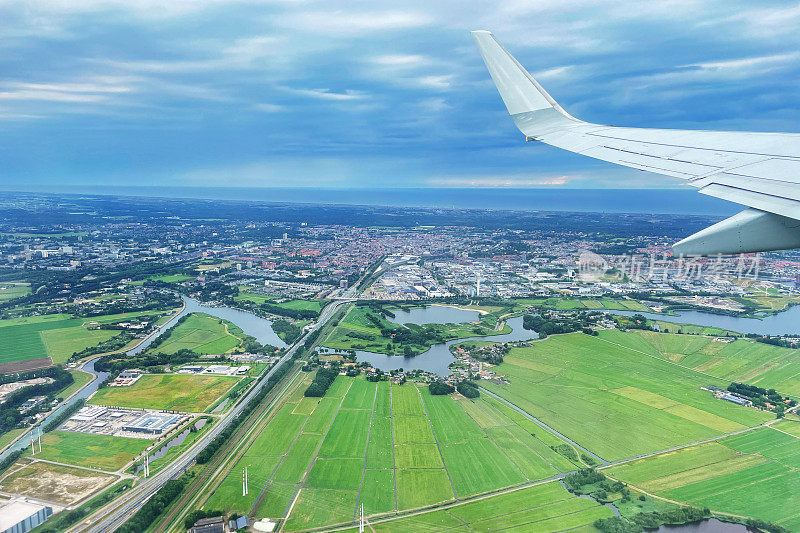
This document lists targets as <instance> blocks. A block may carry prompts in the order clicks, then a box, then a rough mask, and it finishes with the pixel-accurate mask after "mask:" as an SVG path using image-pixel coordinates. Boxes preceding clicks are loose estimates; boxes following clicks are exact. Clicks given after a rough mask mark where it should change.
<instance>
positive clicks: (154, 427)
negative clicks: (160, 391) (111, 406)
mask: <svg viewBox="0 0 800 533" xmlns="http://www.w3.org/2000/svg"><path fill="white" fill-rule="evenodd" d="M180 419H181V416H180V415H174V414H167V413H146V414H144V415H142V416H140V417H139V418H137V419H136V420H134V421H133V422H130V423H129V424H125V425H124V426H122V430H123V431H132V432H134V433H148V434H151V435H160V434H161V433H164V432H165V431H166V430H167V429H168V428H169V427H171V426H173V425H175V424H177V423H178V421H179V420H180Z"/></svg>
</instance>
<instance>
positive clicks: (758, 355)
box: [600, 330, 800, 395]
mask: <svg viewBox="0 0 800 533" xmlns="http://www.w3.org/2000/svg"><path fill="white" fill-rule="evenodd" d="M600 337H601V338H603V339H606V340H608V341H611V342H614V343H618V344H620V345H622V346H627V347H629V348H632V349H634V350H639V351H642V352H645V353H647V354H650V355H654V356H656V357H660V358H662V359H667V360H669V361H674V362H677V363H680V364H682V365H685V366H688V367H690V368H693V369H695V370H698V371H700V372H705V373H707V374H711V375H713V376H715V377H719V378H722V379H725V380H727V381H729V382H730V381H744V382H747V383H751V384H753V385H758V386H759V387H764V388H774V389H776V390H778V391H780V392H782V393H784V394H793V395H800V374H799V373H798V370H797V365H798V363H799V362H800V353H798V351H797V350H793V349H791V348H780V347H778V346H771V345H769V344H764V343H761V342H756V341H753V340H750V339H737V340H735V341H733V342H719V341H716V340H715V337H709V336H698V335H677V334H673V333H656V332H652V331H642V330H637V331H630V332H621V331H617V330H608V331H603V332H601V334H600Z"/></svg>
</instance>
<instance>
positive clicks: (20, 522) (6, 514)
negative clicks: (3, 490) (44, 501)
mask: <svg viewBox="0 0 800 533" xmlns="http://www.w3.org/2000/svg"><path fill="white" fill-rule="evenodd" d="M52 514H53V508H52V507H48V506H46V505H39V504H36V503H31V502H27V501H25V500H11V501H9V502H8V503H6V504H5V505H3V506H2V507H0V533H26V532H27V531H30V530H31V529H33V528H35V527H36V526H38V525H39V524H41V523H43V522H44V521H45V520H47V519H48V518H50V515H52Z"/></svg>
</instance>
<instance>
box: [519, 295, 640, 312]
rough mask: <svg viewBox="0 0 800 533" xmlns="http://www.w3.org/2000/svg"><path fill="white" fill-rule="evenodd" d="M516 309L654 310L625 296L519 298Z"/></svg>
mask: <svg viewBox="0 0 800 533" xmlns="http://www.w3.org/2000/svg"><path fill="white" fill-rule="evenodd" d="M514 304H515V306H514V309H515V310H516V311H522V310H524V309H525V308H526V307H528V306H534V307H547V308H549V309H556V310H559V311H569V310H573V309H609V310H616V311H639V312H646V313H652V312H653V310H652V309H650V308H649V307H647V306H646V305H644V304H642V303H641V302H638V301H636V300H628V299H623V298H518V299H515V300H514Z"/></svg>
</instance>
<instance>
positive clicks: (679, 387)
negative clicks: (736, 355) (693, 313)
mask: <svg viewBox="0 0 800 533" xmlns="http://www.w3.org/2000/svg"><path fill="white" fill-rule="evenodd" d="M612 333H613V332H612ZM636 335H637V334H636V333H627V334H626V333H619V334H618V335H617V337H616V338H624V336H628V337H629V338H634V339H635V338H636V337H635V336H636ZM689 339H691V338H689ZM497 371H498V372H499V373H501V374H507V375H508V377H509V380H510V381H511V384H510V385H505V386H501V385H496V384H493V383H491V382H482V383H483V385H484V386H485V387H486V388H487V389H489V390H491V391H493V392H494V393H496V394H499V395H500V396H502V397H504V398H506V399H507V400H509V401H510V402H512V403H514V404H515V405H517V406H518V407H520V408H522V409H524V410H525V411H527V412H528V413H530V414H532V415H534V416H536V417H538V418H539V419H541V420H542V421H544V422H545V423H546V424H549V425H550V426H551V427H553V428H554V429H556V430H557V431H559V432H561V433H563V434H565V435H567V436H568V437H570V438H571V439H573V440H574V441H576V442H577V443H578V444H580V445H582V446H584V447H586V448H588V449H589V450H591V451H593V452H595V453H597V454H598V455H599V456H600V457H603V458H604V459H607V460H614V459H622V458H625V457H630V456H634V455H638V454H641V453H647V452H653V451H658V450H662V449H666V448H669V447H672V446H677V445H681V444H686V443H690V442H694V441H697V440H700V439H704V438H709V437H713V436H715V435H720V434H725V433H729V432H732V431H736V430H740V429H744V428H746V427H749V426H754V425H758V424H760V423H762V422H765V421H766V420H769V419H770V418H771V415H769V414H768V413H763V412H759V411H756V410H754V409H747V408H742V407H738V406H735V405H733V404H731V403H729V402H723V401H720V400H717V399H715V398H714V397H713V396H712V395H711V394H709V393H708V392H706V391H703V390H700V388H701V387H703V386H706V385H708V384H709V383H717V384H718V385H720V386H723V387H724V386H727V385H728V383H729V382H724V381H718V382H715V380H714V379H713V378H710V377H708V376H702V375H699V374H697V373H696V372H693V371H692V370H689V369H685V368H682V367H679V366H677V365H674V364H670V363H668V362H666V361H663V360H660V359H658V358H653V357H647V356H645V355H643V354H640V353H637V352H635V351H633V350H630V349H627V348H624V347H620V346H617V345H615V344H612V343H610V342H605V341H604V340H602V339H598V338H596V337H592V336H589V335H583V334H580V333H576V334H570V335H559V336H552V337H549V338H547V339H546V340H544V341H541V342H537V343H535V344H534V345H533V346H531V347H527V348H514V349H512V350H511V352H510V353H509V355H508V356H506V357H505V362H504V363H503V364H501V365H500V366H499V367H498V368H497Z"/></svg>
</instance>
